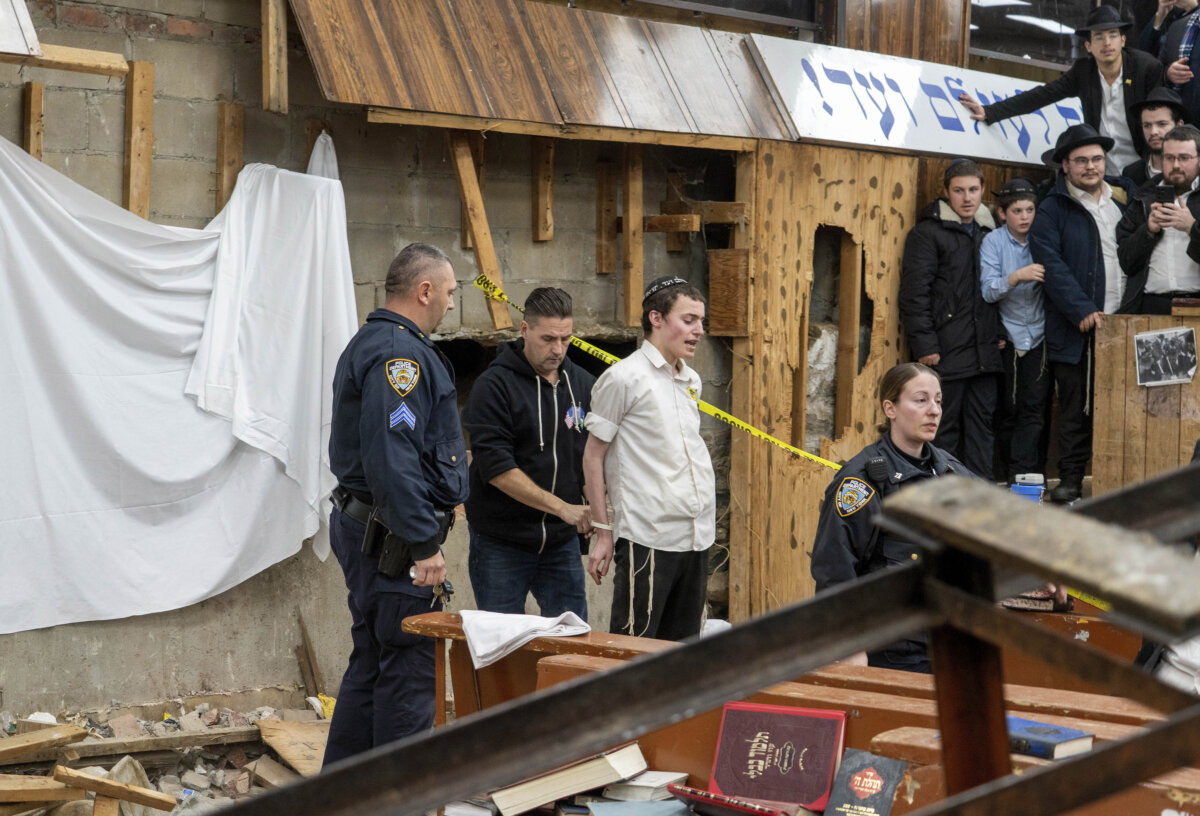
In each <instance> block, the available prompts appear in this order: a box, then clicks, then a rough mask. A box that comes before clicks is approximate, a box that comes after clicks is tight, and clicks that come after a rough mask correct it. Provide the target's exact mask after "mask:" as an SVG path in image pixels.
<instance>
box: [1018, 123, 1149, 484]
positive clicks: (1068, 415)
mask: <svg viewBox="0 0 1200 816" xmlns="http://www.w3.org/2000/svg"><path fill="white" fill-rule="evenodd" d="M1112 146H1113V140H1112V139H1110V138H1109V137H1107V136H1102V135H1100V134H1099V133H1097V132H1096V129H1095V128H1093V127H1092V126H1091V125H1086V124H1085V125H1075V126H1074V127H1070V128H1067V130H1065V131H1064V132H1063V134H1062V135H1061V136H1059V137H1058V142H1057V144H1056V145H1055V147H1054V149H1053V150H1052V151H1047V154H1048V155H1046V156H1043V159H1044V160H1046V163H1047V164H1050V163H1053V164H1055V165H1058V166H1059V167H1060V168H1061V172H1060V173H1059V175H1058V178H1057V180H1056V182H1055V185H1054V188H1053V189H1052V190H1051V191H1050V194H1049V195H1047V196H1046V198H1045V200H1044V201H1043V202H1042V204H1041V206H1040V207H1039V208H1038V213H1037V217H1036V218H1034V220H1033V229H1031V230H1030V232H1029V244H1030V249H1031V250H1032V253H1033V260H1034V262H1035V263H1040V264H1041V265H1042V266H1043V268H1044V269H1045V270H1046V271H1045V282H1044V284H1043V286H1044V290H1043V292H1044V294H1045V307H1046V357H1047V359H1048V360H1049V362H1050V364H1051V368H1052V372H1053V375H1054V383H1055V386H1056V387H1057V389H1058V403H1059V406H1058V408H1059V427H1058V450H1059V457H1060V458H1059V462H1058V471H1059V479H1060V482H1059V485H1058V486H1057V487H1056V488H1055V489H1054V490H1052V491H1051V493H1050V498H1051V499H1052V500H1054V501H1057V502H1072V501H1075V500H1076V499H1078V498H1079V496H1080V491H1081V488H1082V485H1083V474H1084V472H1085V471H1086V470H1087V464H1088V460H1090V459H1091V457H1092V416H1091V406H1092V396H1091V385H1092V376H1091V372H1092V356H1093V343H1092V339H1093V336H1094V335H1093V332H1094V331H1095V329H1096V328H1097V327H1099V326H1100V325H1101V323H1102V322H1103V319H1104V315H1105V314H1112V313H1113V312H1115V311H1117V307H1118V306H1120V304H1121V293H1122V284H1123V282H1124V275H1123V274H1122V272H1121V266H1120V263H1119V262H1118V260H1117V235H1116V228H1117V224H1118V223H1119V222H1120V220H1121V216H1122V214H1123V213H1124V211H1125V207H1126V204H1127V202H1128V193H1129V190H1128V188H1127V186H1126V185H1128V184H1129V181H1128V180H1127V179H1124V178H1121V177H1118V176H1105V168H1106V163H1105V155H1104V154H1105V151H1107V150H1109V149H1110V148H1112Z"/></svg>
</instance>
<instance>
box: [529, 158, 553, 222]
mask: <svg viewBox="0 0 1200 816" xmlns="http://www.w3.org/2000/svg"><path fill="white" fill-rule="evenodd" d="M532 144H533V147H532V150H533V161H532V163H531V167H532V169H533V240H535V241H549V240H551V239H552V238H554V140H553V139H548V138H546V137H545V136H537V137H534V139H533V142H532Z"/></svg>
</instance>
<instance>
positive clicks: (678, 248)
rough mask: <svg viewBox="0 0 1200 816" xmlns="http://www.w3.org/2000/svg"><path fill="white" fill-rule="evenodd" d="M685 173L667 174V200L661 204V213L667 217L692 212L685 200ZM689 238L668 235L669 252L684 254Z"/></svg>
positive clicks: (674, 234) (680, 235) (675, 234)
mask: <svg viewBox="0 0 1200 816" xmlns="http://www.w3.org/2000/svg"><path fill="white" fill-rule="evenodd" d="M683 185H684V175H683V173H667V200H666V201H664V202H662V203H661V204H659V212H662V213H665V214H666V215H683V214H684V213H688V212H691V210H690V209H688V205H687V203H685V202H684V200H683ZM687 245H688V236H687V235H682V234H680V233H676V232H672V233H668V234H667V252H683V251H684V250H686V249H687Z"/></svg>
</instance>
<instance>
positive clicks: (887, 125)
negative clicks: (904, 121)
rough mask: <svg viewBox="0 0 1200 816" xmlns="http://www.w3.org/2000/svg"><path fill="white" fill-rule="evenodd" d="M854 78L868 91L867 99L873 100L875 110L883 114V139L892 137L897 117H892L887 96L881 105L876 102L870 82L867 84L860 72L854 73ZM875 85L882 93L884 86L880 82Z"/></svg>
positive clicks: (881, 126)
mask: <svg viewBox="0 0 1200 816" xmlns="http://www.w3.org/2000/svg"><path fill="white" fill-rule="evenodd" d="M854 78H855V79H857V80H858V84H859V85H862V86H863V88H865V89H866V91H867V99H870V100H871V104H872V105H874V106H875V109H876V110H878V111H879V113H880V114H881V115H880V117H879V129H880V130H882V131H883V138H885V139H886V138H887V137H888V136H889V135H891V132H892V125H894V124H895V123H896V117H895V116H894V115H892V106H891V105H889V104H888V101H887V94H883V104H882V105H880V104H879V103H878V102H876V101H875V96H874V94H872V93H871V85H870V83H869V82H867V78H866V77H865V76H863V75H862V74H860V73H859V72H858V71H855V72H854ZM875 84H876V86H877V87H878V88H879V91H880V93H882V92H883V85H882V84H881V83H880V82H879V81H878V80H876V81H875Z"/></svg>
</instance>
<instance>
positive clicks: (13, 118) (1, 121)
mask: <svg viewBox="0 0 1200 816" xmlns="http://www.w3.org/2000/svg"><path fill="white" fill-rule="evenodd" d="M24 107H25V101H24V99H23V97H22V95H21V88H20V87H19V86H17V87H8V88H6V87H4V86H3V84H2V83H0V136H3V137H4V138H5V139H8V140H9V141H10V142H12V143H13V144H17V145H19V144H21V140H22V138H23V137H24V125H23V122H24V121H25V119H24Z"/></svg>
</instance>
